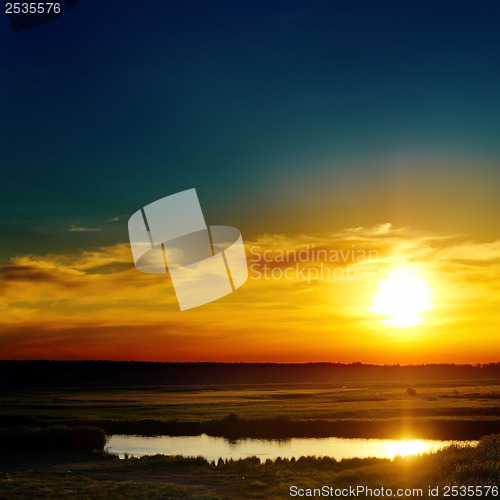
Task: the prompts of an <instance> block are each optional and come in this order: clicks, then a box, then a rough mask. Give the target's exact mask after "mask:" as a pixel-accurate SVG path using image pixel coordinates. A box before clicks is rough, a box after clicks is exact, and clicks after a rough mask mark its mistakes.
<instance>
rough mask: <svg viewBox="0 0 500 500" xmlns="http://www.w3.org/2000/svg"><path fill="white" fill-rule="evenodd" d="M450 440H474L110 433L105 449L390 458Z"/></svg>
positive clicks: (214, 456)
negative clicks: (232, 438)
mask: <svg viewBox="0 0 500 500" xmlns="http://www.w3.org/2000/svg"><path fill="white" fill-rule="evenodd" d="M450 444H472V445H475V444H477V441H434V440H430V439H419V440H413V441H397V440H392V439H344V438H335V437H330V438H292V439H287V440H286V441H277V440H271V439H239V440H237V441H229V440H228V439H225V438H221V437H211V436H207V435H206V434H201V435H200V436H152V437H144V436H134V435H118V434H117V435H114V436H110V437H109V440H108V444H107V446H106V450H107V451H109V452H111V453H116V454H118V455H119V456H120V457H121V458H123V457H124V454H125V453H128V455H129V456H134V457H141V456H143V455H155V454H157V453H161V454H163V455H182V456H185V457H198V456H202V457H204V458H206V459H207V460H209V461H211V460H218V459H219V458H223V459H226V458H227V459H229V458H234V459H235V460H237V459H240V458H245V457H252V456H256V457H259V458H260V460H261V461H265V460H267V459H268V458H270V459H271V460H274V459H275V458H278V457H281V458H292V457H295V458H298V457H301V456H307V455H316V456H318V457H320V456H329V457H333V458H335V459H336V460H341V459H343V458H354V457H358V458H367V457H376V458H390V459H392V458H394V457H395V456H396V455H403V456H404V455H410V454H415V453H425V452H430V451H436V450H438V449H440V448H444V447H446V446H449V445H450Z"/></svg>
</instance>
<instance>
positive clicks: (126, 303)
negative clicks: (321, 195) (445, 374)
mask: <svg viewBox="0 0 500 500" xmlns="http://www.w3.org/2000/svg"><path fill="white" fill-rule="evenodd" d="M246 248H247V254H248V257H249V264H250V265H253V264H255V262H254V259H256V256H260V257H262V256H264V255H267V256H268V257H270V258H271V260H272V261H271V262H267V263H266V262H265V261H263V260H261V261H259V262H258V263H257V264H258V266H260V269H262V266H263V265H264V264H267V265H269V266H270V267H271V268H273V269H277V271H276V273H277V274H276V276H274V277H273V276H271V278H270V279H264V278H263V277H262V276H261V277H260V278H259V279H256V277H255V272H254V271H255V270H252V269H251V270H250V273H249V274H250V279H249V280H248V282H247V283H246V284H245V285H244V286H243V287H242V288H241V289H239V290H237V291H236V292H235V293H232V294H230V295H228V296H227V297H225V298H223V299H221V300H218V301H215V302H213V303H210V304H207V305H205V306H203V307H200V308H196V309H193V310H191V311H184V312H180V311H179V309H178V305H177V301H176V298H175V291H174V289H173V286H172V283H171V281H170V279H169V276H168V274H167V275H158V274H144V273H141V272H139V271H137V270H136V269H135V267H134V265H133V260H132V255H131V251H130V247H129V245H128V244H126V243H121V244H116V245H113V246H108V247H101V248H97V249H94V250H87V251H82V252H79V253H75V254H63V253H60V254H55V253H53V254H48V255H43V256H38V255H24V256H17V257H13V258H12V259H11V260H10V261H9V262H8V263H7V264H5V265H2V266H0V278H1V279H2V281H3V283H4V286H3V287H2V288H0V298H1V300H0V315H1V317H2V322H3V327H2V330H3V333H2V335H1V336H0V342H2V344H3V345H4V347H5V348H6V350H5V349H4V351H3V352H4V355H5V356H7V357H9V356H10V357H37V356H36V353H37V352H38V353H39V356H40V357H44V356H46V355H47V356H48V355H49V354H47V353H50V352H53V353H59V354H58V356H59V357H60V359H64V357H65V356H67V357H78V358H79V359H83V358H96V357H103V356H104V357H107V359H176V360H188V359H196V360H201V359H204V360H210V359H218V360H231V359H232V360H242V359H243V360H251V359H253V360H259V359H260V360H262V359H267V360H270V361H271V360H273V356H274V360H283V361H286V360H300V359H302V358H301V356H306V357H308V359H305V358H304V359H302V360H303V361H307V360H310V359H316V360H327V358H326V357H325V356H327V353H330V354H331V356H334V357H333V358H328V359H335V360H339V359H345V360H346V361H349V360H353V359H354V360H356V359H364V360H368V361H370V360H372V361H373V360H374V359H375V358H374V357H373V356H375V354H376V355H377V356H378V357H377V360H378V361H384V360H387V361H388V360H389V358H391V356H392V357H394V356H395V355H396V354H395V352H396V351H397V350H398V349H399V351H398V352H399V353H400V354H401V353H403V351H404V352H406V351H405V349H409V347H408V346H409V344H403V343H400V342H399V340H398V339H396V340H395V344H394V345H392V347H390V348H388V347H387V346H384V345H383V344H381V343H380V336H381V335H387V332H385V331H384V330H382V327H381V326H380V324H379V323H378V318H376V317H373V315H372V313H369V312H368V306H369V305H370V304H371V301H372V296H373V293H374V290H375V288H376V284H377V282H378V280H380V279H384V278H385V277H386V275H387V272H388V270H390V269H391V268H392V267H394V266H400V265H411V266H414V267H415V268H417V269H419V270H420V272H421V273H422V274H423V275H425V276H426V277H428V279H429V280H430V283H431V286H432V288H433V290H434V291H435V295H436V308H435V310H434V311H432V315H433V316H432V315H431V316H432V317H430V318H429V322H428V325H427V327H426V328H427V329H426V330H423V331H422V332H421V335H422V342H424V341H425V350H424V349H423V348H422V349H420V351H422V352H424V351H426V352H428V351H429V349H431V348H432V346H435V347H436V348H438V346H439V349H440V351H439V352H442V355H443V356H445V354H446V349H447V348H446V347H443V346H442V345H441V343H442V342H444V339H447V338H451V337H453V332H457V336H456V338H455V340H454V342H455V344H454V348H453V349H454V350H455V351H456V352H458V351H457V349H459V348H460V349H464V352H466V351H467V350H468V352H476V351H478V349H479V347H477V346H476V347H474V349H472V343H477V344H478V345H479V346H483V351H484V352H485V353H489V354H485V356H486V355H488V356H491V355H492V354H491V353H492V352H493V351H494V350H491V348H490V347H488V346H491V343H492V339H494V338H496V335H497V328H498V326H499V324H500V313H499V311H500V307H498V306H499V302H500V285H499V283H500V259H498V257H499V256H500V244H499V243H498V242H490V243H477V242H472V241H464V240H463V238H462V237H461V236H456V235H443V234H438V235H429V234H422V233H419V232H417V231H415V230H412V229H410V228H396V227H393V226H391V225H389V224H381V225H377V226H374V227H368V228H362V227H357V228H347V229H345V230H343V231H339V232H336V233H332V234H310V235H308V234H300V235H287V234H262V235H257V236H254V237H253V238H246ZM307 249H309V251H310V250H311V249H314V250H315V251H319V250H321V251H322V252H324V253H321V257H320V258H318V256H317V254H316V256H315V257H314V258H311V254H309V257H308V260H306V261H304V262H303V261H301V260H299V259H297V257H296V256H297V255H299V252H300V251H305V250H307ZM354 250H362V251H366V252H370V251H375V252H376V256H377V258H376V259H373V260H360V261H358V260H356V259H354V260H352V259H350V258H347V259H345V260H344V261H342V260H341V261H340V262H337V261H334V262H330V261H325V260H324V257H323V256H324V255H331V253H332V252H333V253H335V252H337V253H339V252H340V253H341V252H344V255H351V254H348V253H347V252H353V251H354ZM266 252H267V253H266ZM280 252H281V253H285V255H286V258H285V259H284V260H278V261H276V259H275V257H276V256H277V255H279V254H280ZM286 252H288V254H287V253H286ZM467 256H469V257H472V258H473V259H472V260H471V259H469V260H467V261H465V260H464V257H467ZM273 259H274V260H273ZM296 264H298V265H299V266H302V267H304V268H305V269H306V270H309V269H314V268H315V267H318V266H319V265H321V264H322V265H323V266H324V267H325V268H328V269H337V270H339V269H340V271H342V272H345V271H346V269H347V268H351V269H358V270H362V271H363V277H362V278H361V279H348V278H347V277H346V275H343V276H342V277H341V278H340V279H337V277H332V276H330V279H317V277H313V279H308V276H307V274H301V273H300V272H299V273H297V272H294V273H290V274H289V277H290V278H291V279H288V278H287V277H285V276H284V275H283V274H281V275H280V274H279V272H283V271H284V270H286V268H287V267H294V266H296ZM485 298H487V300H485ZM473 325H475V326H473ZM476 330H477V331H476ZM125 338H126V339H127V340H126V342H125ZM35 340H36V342H35ZM311 342H313V344H314V345H310V344H311ZM134 343H135V344H134ZM134 345H135V349H134ZM160 345H161V349H160V348H159V347H158V349H156V348H155V346H160ZM405 345H406V347H405ZM92 346H94V348H93V347H92ZM398 346H399V347H398ZM467 346H468V347H467ZM484 346H486V347H484ZM169 347H170V348H171V350H170V351H169ZM79 349H80V351H79ZM391 349H392V350H391ZM383 350H385V353H384V352H380V353H379V351H383ZM414 351H415V353H418V352H420V351H419V349H415V348H414ZM455 351H454V352H455ZM23 353H24V354H23ZM120 353H121V354H120ZM134 353H135V354H134ZM169 353H170V357H169ZM264 353H265V354H264ZM377 353H378V354H377ZM330 354H328V356H330ZM406 354H407V355H408V356H409V357H410V356H411V352H410V351H408V352H406ZM406 354H405V355H406ZM402 355H403V354H401V356H402ZM134 356H136V357H134ZM370 356H372V357H370ZM384 356H386V357H384ZM49 357H50V356H49ZM391 359H392V360H394V358H391ZM402 359H403V358H397V359H396V360H397V361H398V362H402ZM408 359H410V358H408ZM436 359H437V358H436ZM443 359H444V358H443ZM446 359H448V358H446ZM476 361H478V360H476ZM479 361H481V360H479Z"/></svg>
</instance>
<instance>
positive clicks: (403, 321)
mask: <svg viewBox="0 0 500 500" xmlns="http://www.w3.org/2000/svg"><path fill="white" fill-rule="evenodd" d="M388 275H389V277H388V278H387V279H383V280H380V281H379V282H378V290H377V293H376V294H375V299H374V303H373V306H372V307H371V308H370V309H371V310H372V311H374V312H376V313H378V314H380V315H382V316H385V317H386V318H387V319H385V320H382V321H383V322H384V323H385V324H387V325H390V326H395V327H397V328H408V327H411V326H417V325H420V324H422V323H424V318H423V316H422V313H423V312H424V311H427V310H429V309H432V307H433V305H432V302H431V298H432V297H431V291H430V288H429V286H428V285H427V282H426V281H425V280H424V279H422V278H421V277H420V276H419V274H418V272H417V271H415V270H412V269H398V270H395V271H392V272H390V273H389V274H388Z"/></svg>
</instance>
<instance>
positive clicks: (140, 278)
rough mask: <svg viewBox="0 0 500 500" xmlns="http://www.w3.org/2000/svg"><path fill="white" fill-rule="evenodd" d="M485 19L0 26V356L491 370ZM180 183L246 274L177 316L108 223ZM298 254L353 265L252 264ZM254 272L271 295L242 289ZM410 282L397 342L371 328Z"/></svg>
mask: <svg viewBox="0 0 500 500" xmlns="http://www.w3.org/2000/svg"><path fill="white" fill-rule="evenodd" d="M499 22H500V4H499V3H498V2H494V1H492V2H477V1H474V2H454V1H444V2H435V1H423V2H421V1H418V2H417V1H415V2H413V1H393V2H378V1H375V0H373V1H358V0H348V1H328V2H326V1H325V2H322V1H317V0H316V1H310V2H287V1H277V2H268V1H265V0H263V1H259V2H245V1H217V2H215V1H210V0H207V1H201V2H191V1H186V2H178V1H175V2H174V1H172V2H171V1H163V2H159V1H148V2H134V1H130V2H128V1H127V2H125V1H100V2H97V1H89V0H80V2H79V3H78V5H77V6H76V7H75V8H74V9H73V10H71V11H70V12H68V13H67V14H65V15H63V16H61V17H60V18H58V19H56V20H53V21H51V22H48V23H46V24H43V25H40V26H37V27H35V28H32V29H29V30H26V31H21V32H17V33H12V32H11V30H10V27H9V24H8V21H7V18H6V17H5V16H4V17H3V18H1V19H0V42H1V44H2V51H1V54H0V76H1V78H0V111H1V113H0V143H1V147H0V193H1V195H2V202H1V207H2V216H1V217H0V353H1V357H2V358H6V359H27V358H29V359H31V358H44V359H139V360H154V361H212V360H213V361H275V362H306V361H334V362H337V361H338V362H354V361H362V362H373V363H400V364H408V363H427V362H471V363H479V362H493V361H498V360H499V359H500V358H499V356H500V341H499V336H498V331H499V326H500V313H499V311H500V307H499V305H500V289H499V286H498V285H497V283H498V282H499V280H498V277H499V274H500V225H499V224H498V214H499V212H500V141H499V137H500V92H499V90H498V89H500V32H499V30H498V26H499ZM193 187H194V188H196V190H197V193H198V196H199V199H200V202H201V206H202V208H203V212H204V216H205V220H206V221H207V222H208V223H209V224H214V225H230V226H235V227H237V228H238V229H239V230H240V231H241V233H242V237H243V241H244V242H245V245H246V249H247V256H248V260H249V262H248V263H249V269H250V273H249V280H248V282H247V283H246V284H245V285H244V286H243V287H242V288H241V289H239V290H237V291H236V292H235V293H233V294H231V295H229V296H227V297H225V298H223V299H220V300H218V301H216V302H214V303H211V304H207V305H205V306H202V307H199V308H196V309H193V310H190V311H182V312H181V311H179V308H178V305H177V301H176V298H175V294H174V291H173V288H172V283H171V281H170V280H169V277H168V276H164V275H162V276H161V275H158V276H156V275H145V274H142V273H140V272H139V271H137V270H136V269H135V268H134V265H133V260H132V256H131V253H130V248H129V244H128V232H127V220H128V218H129V217H130V216H131V215H132V213H134V212H135V211H136V210H138V209H139V208H140V207H143V206H145V205H147V204H148V203H150V202H152V201H154V200H157V199H159V198H162V197H164V196H167V195H169V194H173V193H176V192H179V191H182V190H185V189H189V188H193ZM313 245H315V247H316V248H322V249H325V250H327V251H328V252H331V251H334V252H335V251H339V250H340V249H343V250H344V251H347V249H351V250H353V251H354V250H356V251H365V252H369V251H370V250H372V251H373V252H375V253H374V254H373V255H376V258H373V259H371V260H363V261H358V260H356V261H355V262H353V261H349V262H346V261H345V259H344V261H342V262H330V261H328V262H318V261H315V260H314V258H311V259H310V261H308V262H307V263H303V262H292V260H293V259H288V260H287V261H286V262H276V259H275V258H276V257H277V256H278V255H279V253H280V252H281V251H286V250H296V251H299V250H301V249H307V248H311V247H312V246H313ZM252 249H253V250H252ZM266 250H269V252H268V254H264V252H265V251H266ZM257 255H260V256H261V257H260V260H259V262H255V261H256V260H258V258H257ZM263 255H272V256H273V257H274V259H273V262H271V263H269V264H270V267H273V268H277V269H278V270H281V271H282V272H284V271H285V270H286V268H287V267H290V268H292V271H291V272H290V273H289V274H288V276H292V274H293V272H295V274H293V279H288V278H286V277H284V276H280V275H279V272H278V271H276V272H275V275H274V277H271V279H265V278H264V277H263V276H262V275H258V272H260V273H261V272H262V266H263V265H265V264H266V262H265V261H264V260H263V257H262V256H263ZM329 255H330V254H329ZM250 259H254V261H252V260H250ZM320 260H321V259H320ZM347 260H348V259H347ZM297 264H299V267H300V269H303V268H307V269H312V268H314V269H320V268H321V264H323V267H324V268H327V269H329V270H330V276H329V277H327V278H324V276H323V277H321V278H317V279H316V278H314V276H312V278H314V279H310V278H311V275H310V274H311V273H310V274H309V275H304V274H303V273H301V272H299V271H300V269H299V270H298V268H297ZM252 265H253V266H254V267H252ZM293 269H294V270H295V271H293ZM335 269H336V270H337V271H335ZM348 270H350V271H353V272H354V271H356V270H357V271H358V274H357V276H356V277H355V278H353V279H350V278H349V277H347V271H348ZM401 270H403V271H404V270H406V271H408V270H409V271H410V272H411V274H412V275H413V276H414V277H416V279H415V280H413V281H412V280H407V281H406V285H405V284H403V286H402V289H400V290H399V291H396V293H393V296H392V297H391V298H390V301H392V310H389V311H388V312H387V310H386V311H385V312H386V314H385V315H384V314H381V313H380V311H381V310H382V309H384V307H382V306H381V304H380V299H377V293H379V289H380V287H381V286H383V283H384V280H390V279H391V276H392V277H393V278H392V279H393V280H394V273H396V275H398V274H397V273H399V276H401V273H402V271H401ZM257 271H258V272H257ZM333 272H337V275H335V276H334V277H332V274H331V273H333ZM342 273H344V274H342ZM313 274H314V273H313ZM403 274H404V273H403ZM259 276H260V277H259ZM337 276H340V278H339V279H337ZM396 281H397V280H396ZM422 283H424V284H425V287H426V290H427V292H428V295H429V297H428V302H429V303H430V304H431V305H429V306H428V307H426V308H424V306H423V305H422V307H421V311H420V312H418V317H419V322H418V324H416V325H415V326H412V327H406V328H399V327H394V326H393V325H391V324H390V317H391V316H394V314H396V312H395V311H394V309H395V308H398V307H399V308H400V309H401V308H403V309H404V308H405V304H404V303H416V302H418V297H416V296H415V289H416V288H418V286H419V284H422ZM398 296H399V297H407V300H406V299H404V300H403V304H402V303H401V302H398V300H397V299H398ZM377 301H378V305H377ZM386 305H387V304H386ZM385 309H387V307H385ZM388 320H389V322H388Z"/></svg>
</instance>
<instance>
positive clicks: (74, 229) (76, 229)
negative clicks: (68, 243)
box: [68, 224, 102, 233]
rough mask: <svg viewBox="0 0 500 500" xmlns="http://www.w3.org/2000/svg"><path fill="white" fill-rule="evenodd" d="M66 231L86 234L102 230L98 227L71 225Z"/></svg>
mask: <svg viewBox="0 0 500 500" xmlns="http://www.w3.org/2000/svg"><path fill="white" fill-rule="evenodd" d="M68 231H69V232H71V233H88V232H95V231H102V229H101V228H99V227H89V226H79V225H77V224H73V225H72V226H71V227H70V228H69V229H68Z"/></svg>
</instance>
